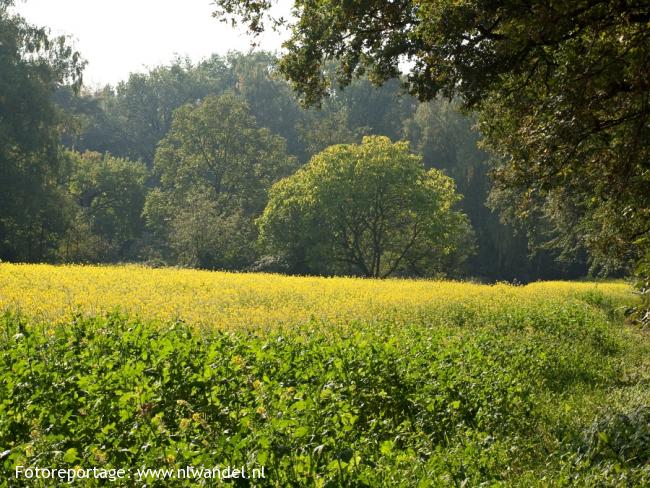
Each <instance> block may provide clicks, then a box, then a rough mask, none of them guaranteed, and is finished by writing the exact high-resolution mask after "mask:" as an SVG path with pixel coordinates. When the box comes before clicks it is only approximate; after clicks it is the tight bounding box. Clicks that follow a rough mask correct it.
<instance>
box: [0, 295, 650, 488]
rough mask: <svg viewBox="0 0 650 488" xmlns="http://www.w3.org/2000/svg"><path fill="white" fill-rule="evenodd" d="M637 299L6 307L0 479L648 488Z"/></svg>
mask: <svg viewBox="0 0 650 488" xmlns="http://www.w3.org/2000/svg"><path fill="white" fill-rule="evenodd" d="M626 305H629V304H624V303H620V298H613V297H612V296H608V295H607V294H606V293H601V292H589V293H582V294H576V296H575V297H574V298H571V299H568V300H562V301H560V300H544V301H542V300H540V303H539V306H538V307H534V306H533V307H531V306H530V305H526V306H524V305H522V304H518V303H512V302H510V303H508V302H506V301H504V305H503V308H502V309H499V310H497V311H494V310H491V311H490V312H485V311H482V310H478V309H472V308H470V307H463V306H459V305H458V304H452V305H450V306H449V307H448V309H447V310H445V311H444V312H442V313H438V314H436V315H435V316H434V315H428V314H426V313H423V314H422V316H421V317H420V319H419V320H415V321H411V322H410V323H407V324H404V323H397V322H390V321H376V322H374V321H365V322H363V321H358V322H354V323H346V324H337V323H319V322H317V321H315V320H314V321H312V322H310V323H308V324H305V325H304V326H302V327H300V328H295V329H291V330H280V329H278V330H276V331H274V332H269V331H268V330H267V331H266V332H254V331H240V332H219V331H215V330H206V329H198V328H196V327H191V326H190V325H187V324H184V323H183V322H182V321H175V322H167V323H160V322H144V321H141V320H138V319H135V318H133V317H128V316H125V315H120V314H118V313H113V314H108V315H105V316H103V317H96V318H92V317H91V318H82V317H81V316H80V317H78V318H77V319H73V320H69V321H66V322H63V323H59V324H52V323H38V322H34V321H28V320H27V319H24V318H21V316H19V315H16V314H13V313H10V312H7V313H5V314H4V316H2V318H1V319H0V337H1V340H0V347H1V349H2V351H1V354H0V357H1V358H2V359H1V361H2V364H1V366H2V370H1V371H2V373H0V374H1V379H0V452H1V451H4V453H3V459H2V460H1V462H2V478H1V479H2V480H3V481H2V483H3V485H4V486H7V483H9V486H52V484H53V482H52V480H40V481H36V480H34V479H31V480H26V479H24V478H23V479H16V477H15V467H16V466H33V467H34V466H40V467H57V468H73V467H83V468H89V467H99V468H104V469H111V468H114V469H118V468H122V469H129V468H132V469H133V471H131V476H132V478H131V479H122V480H116V481H114V482H111V483H110V485H111V486H136V485H138V486H141V485H142V482H139V483H136V481H135V478H134V477H135V476H136V474H135V469H136V468H140V467H142V466H145V467H148V468H171V469H174V470H176V469H177V468H184V467H186V466H193V467H196V468H199V467H200V466H205V467H209V468H211V467H213V466H217V465H220V466H227V465H230V466H238V467H239V466H242V465H243V466H246V469H248V470H249V471H248V472H249V473H250V470H252V469H253V468H260V467H261V466H264V467H265V473H266V477H265V478H264V479H259V480H256V481H254V480H251V479H247V480H243V479H239V480H231V481H233V482H235V484H236V485H237V486H254V485H257V486H405V487H407V486H408V487H412V486H479V485H481V484H485V485H489V486H495V485H500V486H527V487H529V486H647V484H648V483H650V429H649V425H650V424H649V422H650V407H648V405H649V404H650V390H649V389H648V380H649V379H650V337H649V336H648V335H647V333H646V332H643V331H641V330H639V329H638V328H633V327H630V326H628V325H625V324H624V323H623V318H622V313H621V308H622V307H623V306H626ZM39 483H40V484H39ZM93 483H96V484H97V485H100V484H102V482H101V480H100V481H97V482H95V481H87V480H84V481H83V483H82V484H84V485H86V484H87V485H88V486H92V485H93ZM201 483H203V484H204V485H205V486H214V483H215V481H214V480H212V479H203V480H198V479H195V480H192V481H191V482H190V481H188V480H179V479H176V480H169V479H167V480H164V481H163V480H155V479H153V478H150V479H149V480H147V486H186V485H189V484H192V485H194V486H196V485H201Z"/></svg>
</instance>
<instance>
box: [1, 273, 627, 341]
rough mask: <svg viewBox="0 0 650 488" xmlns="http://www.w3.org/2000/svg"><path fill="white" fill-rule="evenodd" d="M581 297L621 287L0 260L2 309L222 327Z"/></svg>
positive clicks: (554, 302) (52, 316)
mask: <svg viewBox="0 0 650 488" xmlns="http://www.w3.org/2000/svg"><path fill="white" fill-rule="evenodd" d="M575 298H580V299H584V298H587V299H589V300H590V301H594V300H595V301H602V300H606V301H607V303H608V304H618V305H621V306H622V305H624V304H626V303H629V302H630V301H631V300H632V299H633V295H632V294H631V290H630V288H629V287H628V286H627V285H626V284H624V283H595V282H594V283H589V282H539V283H533V284H529V285H526V286H512V285H507V284H497V285H480V284H472V283H462V282H452V281H429V280H400V279H394V280H383V281H379V280H368V279H357V278H321V277H289V276H281V275H274V274H252V273H251V274H247V273H226V272H211V271H199V270H189V269H174V268H162V269H151V268H146V267H142V266H135V265H126V266H79V265H74V266H51V265H44V264H37V265H25V264H8V263H0V310H2V311H4V310H12V311H16V310H17V311H19V312H20V313H21V314H22V315H24V316H26V317H29V318H31V319H36V320H47V321H55V322H56V321H63V320H65V319H67V318H69V317H70V316H72V315H73V314H78V313H82V314H83V315H101V314H103V313H106V312H110V311H114V310H120V311H123V312H126V313H128V314H129V315H132V316H136V317H139V318H142V319H146V320H150V319H151V320H160V321H166V320H175V319H180V320H183V321H185V322H187V323H190V324H196V325H209V326H213V327H217V328H220V329H232V328H242V327H245V328H248V327H253V328H266V327H282V326H290V327H293V326H299V325H301V324H304V323H306V322H309V321H314V320H316V321H323V322H329V323H343V322H349V321H353V320H361V321H369V320H372V321H375V320H392V321H397V322H407V321H413V320H418V319H424V318H425V317H431V316H432V315H435V314H437V315H438V316H441V317H444V316H445V314H447V313H449V312H450V311H452V312H453V313H456V314H457V313H459V312H460V313H462V312H463V311H469V312H471V313H472V314H475V315H476V314H480V315H483V314H490V313H491V312H494V311H497V310H500V311H503V310H504V308H505V309H507V308H508V307H512V308H513V310H514V309H520V308H521V307H524V308H527V307H530V306H534V307H541V308H545V307H547V306H549V307H556V306H561V305H562V304H565V303H567V301H571V300H573V299H575Z"/></svg>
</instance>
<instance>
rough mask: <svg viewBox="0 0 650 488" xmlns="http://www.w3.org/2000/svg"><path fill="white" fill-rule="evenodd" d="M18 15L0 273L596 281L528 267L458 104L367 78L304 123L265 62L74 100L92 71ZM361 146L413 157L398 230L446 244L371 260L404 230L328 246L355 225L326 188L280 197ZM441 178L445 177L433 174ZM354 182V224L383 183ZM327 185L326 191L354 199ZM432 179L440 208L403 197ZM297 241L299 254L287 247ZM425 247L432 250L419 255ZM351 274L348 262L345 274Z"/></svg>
mask: <svg viewBox="0 0 650 488" xmlns="http://www.w3.org/2000/svg"><path fill="white" fill-rule="evenodd" d="M8 4H9V2H7V1H6V0H3V3H0V5H2V7H0V21H1V22H2V30H1V31H0V35H1V36H2V39H1V41H2V44H0V94H1V95H2V96H0V108H1V109H2V112H1V115H2V116H1V117H0V137H1V138H2V141H1V142H2V144H1V145H0V157H1V158H2V160H1V162H0V163H1V166H0V172H1V173H0V259H3V260H10V261H49V262H121V261H139V262H148V263H151V264H164V265H177V264H178V265H183V266H195V267H201V268H207V269H232V270H272V271H284V272H295V273H324V274H331V273H345V274H362V275H369V276H384V275H386V274H387V272H388V271H390V272H391V273H392V274H402V275H427V274H428V275H430V274H432V273H433V274H444V275H447V276H455V277H463V276H465V277H467V276H472V277H476V278H479V279H483V280H513V279H516V280H519V281H530V280H534V279H548V278H560V277H565V278H572V277H577V276H581V275H584V274H585V273H586V272H587V266H586V258H587V256H586V255H585V254H584V253H578V254H574V255H571V256H564V260H563V261H562V260H560V261H558V260H557V257H558V256H557V254H556V253H554V252H552V251H550V250H537V251H535V253H534V254H531V247H530V246H529V241H528V237H527V236H526V235H525V234H523V233H517V232H515V228H514V227H513V226H512V225H508V224H504V223H502V222H501V221H500V220H499V217H498V215H497V214H495V213H494V212H493V210H492V209H491V208H490V207H489V206H488V204H487V203H486V200H487V197H488V193H489V191H490V187H491V182H490V178H489V176H488V173H489V171H490V163H489V158H488V155H487V154H486V153H485V152H484V151H482V150H481V149H479V148H478V147H477V142H478V140H479V139H480V134H479V133H478V132H477V131H476V129H475V128H474V126H475V120H474V117H473V115H471V114H467V113H465V114H463V113H461V112H460V111H459V110H458V109H459V103H457V102H456V101H442V100H439V99H435V100H432V101H429V102H423V103H421V102H419V101H418V100H417V99H416V98H414V97H413V96H411V95H407V94H404V93H403V91H402V89H401V83H400V80H392V81H389V82H387V83H385V84H384V85H383V86H381V87H375V86H374V85H373V84H372V83H371V82H370V81H369V80H368V79H367V78H363V77H362V78H360V79H358V80H355V81H353V82H352V83H351V84H350V86H348V87H347V88H346V89H345V90H342V89H339V88H336V84H332V85H331V88H330V92H329V95H330V96H329V97H328V98H327V99H325V100H324V101H323V103H322V106H321V107H320V109H315V108H311V109H306V108H303V107H302V106H301V104H300V103H299V101H298V99H297V98H296V96H295V95H294V94H293V93H292V91H291V86H290V85H289V83H288V82H286V81H285V80H284V79H283V78H282V77H281V76H280V75H279V74H278V72H277V66H278V65H277V61H278V60H277V59H276V58H275V57H274V56H273V55H271V54H269V53H265V52H256V53H252V54H242V53H231V54H229V55H227V56H216V55H215V56H213V57H211V58H209V59H206V60H204V61H202V62H199V63H192V62H190V61H188V60H185V59H176V60H174V61H172V62H171V63H170V64H169V65H166V66H159V67H156V68H154V69H152V70H150V71H149V72H147V73H144V74H132V75H131V76H130V77H129V79H128V80H126V81H124V82H121V83H119V84H118V85H117V86H116V87H112V86H106V87H104V88H102V89H100V90H96V91H89V90H87V89H84V88H83V87H82V86H81V84H80V79H81V73H82V69H83V62H82V61H81V59H80V58H79V56H78V54H77V53H75V52H74V51H73V50H72V49H71V48H70V47H69V46H68V44H67V43H66V41H65V39H60V40H52V39H49V38H48V36H47V33H46V32H44V31H42V30H38V29H35V28H33V27H30V26H28V25H26V24H25V23H24V21H23V20H22V19H20V18H18V17H16V16H12V15H10V14H9V13H8V11H7V7H8ZM38 53H40V54H41V57H40V58H39V56H38ZM336 69H338V68H337V65H335V64H332V65H328V66H326V67H325V70H324V71H325V72H335V71H336ZM34 73H37V76H35V75H34ZM367 136H384V137H386V138H388V139H387V140H384V139H381V138H379V139H364V137H367ZM363 141H365V142H364V144H369V143H370V142H371V141H374V142H373V144H375V145H379V146H381V145H382V144H383V145H384V149H385V150H386V151H388V153H390V151H397V149H395V148H396V147H398V146H395V145H393V144H392V143H390V141H393V142H397V141H407V142H405V143H404V144H402V145H399V148H400V149H399V151H397V152H395V153H393V156H394V157H391V158H388V159H386V161H385V162H384V163H382V165H381V168H383V169H382V170H385V171H386V172H385V173H381V178H382V179H385V180H386V181H389V180H390V178H393V177H394V175H393V176H391V172H390V171H391V165H394V164H397V162H398V161H400V160H402V161H404V165H405V166H404V167H405V168H406V167H411V168H412V170H409V171H412V175H411V176H400V177H399V178H402V179H399V178H397V177H395V178H397V179H395V182H396V183H395V185H396V186H395V187H394V190H395V191H398V193H399V195H401V196H403V197H404V199H405V200H404V202H402V203H403V204H404V205H405V207H404V208H407V207H408V208H411V207H409V205H411V206H413V205H415V206H414V207H412V212H414V213H413V214H412V215H411V214H408V212H407V213H403V212H402V213H399V212H397V211H396V213H395V215H396V216H401V217H399V218H398V217H396V218H398V220H399V219H400V218H401V219H402V220H401V221H400V222H402V224H403V227H402V229H403V230H404V229H410V227H409V225H412V224H413V222H414V221H408V219H407V220H404V219H405V218H406V217H405V216H406V215H407V214H408V215H411V217H412V216H413V215H416V214H417V213H418V212H422V215H425V214H426V215H428V216H429V217H432V216H434V215H438V217H439V218H437V219H436V220H435V222H433V221H431V225H430V226H429V228H430V229H433V228H434V227H435V226H434V225H433V224H434V223H435V224H436V225H438V226H439V227H438V230H437V233H435V234H434V233H431V234H429V235H428V237H426V239H425V238H424V237H422V239H424V240H422V241H420V240H419V239H420V236H423V235H424V234H418V242H417V245H415V244H414V245H413V246H412V247H409V248H408V249H407V250H406V251H405V252H403V253H402V251H404V249H403V248H402V250H401V251H399V250H397V247H399V244H395V246H397V247H395V248H394V249H393V250H392V251H390V252H388V251H386V252H388V254H382V253H379V252H378V251H377V250H376V249H375V250H374V251H373V249H371V247H372V246H371V247H368V246H367V244H366V239H368V238H369V239H371V240H372V238H371V237H368V236H371V235H374V237H375V239H377V238H379V236H392V237H390V238H389V237H382V239H384V241H383V242H389V241H390V242H402V245H403V244H404V239H405V238H406V237H405V236H406V235H407V233H404V232H406V231H404V232H402V231H400V232H402V233H400V232H397V231H394V232H393V233H392V234H391V233H390V232H388V231H386V233H385V234H382V233H380V232H378V231H377V230H376V229H375V231H373V232H374V234H373V233H372V232H371V233H368V232H370V231H367V232H366V231H364V233H359V235H358V239H357V242H356V243H355V244H354V246H356V250H355V251H354V252H356V256H353V254H354V253H353V252H352V250H351V249H352V248H349V249H347V250H346V249H344V248H341V247H337V246H336V245H335V243H334V242H333V241H328V238H331V239H335V238H336V237H337V236H338V238H341V234H340V232H339V231H337V229H336V228H334V227H327V226H328V225H333V224H334V223H340V219H339V217H337V216H336V215H337V212H343V214H341V215H345V216H348V217H351V216H352V214H351V213H350V212H349V211H348V210H346V209H345V208H338V207H336V206H335V207H332V206H331V205H329V204H328V201H327V199H328V198H330V199H334V200H336V199H341V198H343V195H341V194H338V193H335V192H334V193H330V194H327V193H326V190H325V189H324V188H321V187H318V189H319V191H321V190H322V191H321V192H320V193H318V194H316V193H314V194H313V195H312V197H313V198H312V199H311V201H310V203H309V205H307V204H306V203H305V202H306V200H305V201H303V202H302V203H300V204H299V202H296V201H295V200H291V199H290V198H287V199H286V200H285V199H284V196H283V192H287V191H289V190H290V189H291V188H298V187H299V186H300V184H301V183H300V181H301V179H305V178H314V177H316V176H314V175H316V174H317V173H318V171H316V169H314V168H315V167H316V166H318V161H321V162H323V164H325V161H327V160H328V158H329V159H331V158H332V157H334V155H337V156H336V157H339V156H340V155H342V154H347V155H348V156H349V157H350V158H352V160H353V159H354V157H356V156H354V154H356V153H355V151H359V150H361V149H359V148H363V147H364V145H361V143H362V142H363ZM382 141H383V142H382ZM341 145H342V146H341ZM332 146H334V147H332ZM409 155H410V156H409ZM415 155H417V157H416V156H415ZM315 157H316V158H315ZM412 157H416V159H417V158H419V159H417V161H419V162H416V163H412V161H413V160H412V159H411V158H412ZM350 158H348V159H347V160H345V161H349V160H350ZM400 158H401V159H400ZM344 159H345V158H344ZM345 161H344V162H340V163H339V166H338V167H339V168H340V167H341V165H342V164H344V163H345ZM407 161H411V162H409V163H407ZM345 164H347V163H345ZM412 164H415V166H413V165H412ZM409 165H411V166H409ZM418 165H420V166H421V169H417V168H418V167H419V166H418ZM300 168H302V169H300ZM432 169H435V170H440V171H438V172H433V173H432V172H429V173H427V171H429V170H432ZM362 170H364V171H366V170H367V171H368V172H367V173H364V172H363V171H362ZM296 171H298V173H296ZM319 171H321V170H319ZM358 171H360V173H359V174H360V175H361V176H359V178H360V179H359V180H356V183H355V184H357V185H360V186H357V187H355V188H354V193H353V194H349V195H348V196H349V197H350V199H349V200H348V201H347V202H348V204H349V205H350V206H351V207H350V209H352V208H356V209H359V208H366V209H369V208H374V207H372V202H371V199H370V197H371V195H370V193H368V192H369V191H370V189H377V188H376V187H370V186H368V185H370V183H372V181H373V180H372V178H376V177H377V174H373V171H375V169H373V167H372V166H368V167H367V168H363V167H362V166H359V168H358ZM406 173H408V171H406ZM319 174H320V177H322V178H325V179H326V180H327V178H330V180H328V181H330V182H331V185H333V186H332V187H331V188H332V189H333V188H337V185H338V186H341V185H343V184H344V183H349V181H348V180H345V179H343V180H341V181H340V182H339V183H337V181H338V180H336V178H335V177H334V176H333V175H332V173H328V172H327V171H325V170H322V171H321V173H319ZM425 174H430V175H431V176H430V177H429V178H432V179H431V181H432V182H434V181H435V182H437V183H431V184H432V185H434V186H435V188H437V190H436V191H437V192H438V193H436V195H438V197H439V198H442V200H436V201H433V200H427V198H425V196H424V195H425V193H422V195H420V196H418V195H417V194H415V193H413V194H411V193H409V190H408V185H406V183H404V182H408V181H411V183H410V184H411V187H412V185H415V184H416V183H415V182H416V181H424V180H421V179H422V178H424V176H422V175H425ZM291 175H294V176H291ZM418 175H419V176H418ZM445 175H446V176H445ZM285 177H290V178H289V179H288V180H283V182H282V183H281V184H280V183H278V184H277V185H280V186H277V185H276V186H274V184H276V183H277V182H278V181H279V180H282V179H283V178H285ZM331 178H334V179H333V180H332V179H331ZM408 178H411V180H409V179H408ZM445 178H447V179H445ZM398 180H399V181H398ZM305 181H306V180H305ZM310 181H311V180H310ZM364 183H366V185H365V186H364ZM418 184H419V183H418ZM400 185H406V186H400ZM436 185H437V186H436ZM313 188H315V186H313V185H312V187H311V190H313ZM311 190H310V191H311ZM364 191H365V192H366V193H364ZM377 191H379V190H377ZM382 191H383V190H382ZM387 195H389V194H388V193H387ZM409 195H410V196H409ZM431 195H432V194H431ZM442 195H446V196H444V198H443V196H442ZM303 196H304V197H306V196H307V195H306V194H305V195H303ZM461 196H462V198H461ZM346 198H347V197H346ZM387 198H388V196H387ZM409 198H412V201H411V203H408V202H407V201H406V200H408V199H409ZM318 199H321V200H320V203H318V202H319V200H318ZM364 199H366V200H364ZM303 200H304V199H303ZM334 200H330V203H331V201H334ZM291 202H294V203H295V204H296V205H297V206H296V207H291V205H292V203H291ZM414 202H415V203H414ZM436 202H437V203H436ZM441 202H447V203H448V204H449V205H450V207H449V209H448V210H449V212H450V213H447V214H445V215H444V216H443V215H442V214H436V212H437V211H438V210H436V209H437V208H438V207H437V206H436V205H439V204H440V205H442V203H441ZM447 203H445V205H447ZM268 205H270V206H271V207H273V206H274V205H275V207H273V208H276V209H279V207H280V206H282V205H284V206H285V207H286V208H284V209H283V210H282V212H285V211H286V212H295V211H296V209H302V210H301V211H304V213H301V215H303V216H304V215H309V213H310V212H311V213H312V215H313V213H314V212H317V213H318V215H319V218H322V219H324V220H321V221H318V222H316V223H315V222H314V221H311V222H310V221H308V220H305V219H303V220H300V219H298V218H297V217H296V219H293V220H292V221H291V222H290V223H291V224H295V226H297V227H294V228H293V229H292V228H290V225H289V222H286V223H285V224H286V225H283V224H282V218H284V217H283V215H284V216H285V217H286V215H287V214H286V212H285V214H282V212H280V213H276V214H274V213H273V212H272V211H271V210H269V207H268ZM305 205H307V206H305ZM319 205H320V206H319ZM443 206H444V205H443ZM265 208H266V209H267V211H265ZM454 212H455V213H454ZM330 216H331V219H330V220H328V219H329V218H330ZM411 217H409V218H411ZM364 218H365V217H364ZM445 219H447V220H445ZM454 219H455V220H454ZM409 222H410V223H409ZM445 222H446V223H445ZM319 223H320V225H319ZM278 226H280V227H279V230H278ZM445 226H447V227H445ZM451 229H455V231H453V232H452V231H451ZM470 229H472V230H470ZM290 232H295V233H297V234H296V235H299V236H300V239H295V240H293V241H290V242H289V241H287V240H286V234H287V233H290ZM337 232H339V233H338V234H337ZM382 232H383V231H382ZM386 239H388V240H386ZM391 239H392V240H391ZM368 242H370V241H368ZM407 244H408V242H407ZM354 246H352V247H354ZM421 246H425V247H427V248H428V249H438V251H436V253H435V254H431V255H426V253H424V254H423V253H422V248H421ZM402 247H404V246H402ZM416 251H417V252H416ZM461 251H462V252H461ZM346 253H347V254H346ZM402 254H404V256H403V257H401V258H400V256H401V255H402ZM425 255H426V256H425ZM346 256H347V257H346ZM381 256H383V257H381ZM433 256H436V258H435V259H434V258H433ZM398 258H399V259H398ZM346 259H347V260H348V261H353V263H352V264H350V263H348V265H345V264H342V263H344V262H345V260H346ZM391 259H392V260H394V261H397V262H392V265H391ZM434 261H435V262H434ZM328 263H331V264H328ZM388 274H390V273H388Z"/></svg>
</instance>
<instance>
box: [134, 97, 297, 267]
mask: <svg viewBox="0 0 650 488" xmlns="http://www.w3.org/2000/svg"><path fill="white" fill-rule="evenodd" d="M294 167H295V160H294V159H293V158H291V157H290V156H288V155H287V153H286V143H285V141H284V140H283V139H282V138H281V137H279V136H277V135H274V134H271V133H270V131H269V130H268V129H265V128H260V127H258V126H257V123H256V120H255V118H254V117H253V116H252V115H250V113H249V109H248V106H247V104H246V103H245V102H243V101H242V100H240V99H238V98H236V97H235V96H233V95H228V94H227V95H222V96H220V97H215V96H209V97H206V98H205V99H204V100H203V101H201V102H200V103H198V104H196V105H194V104H187V105H184V106H182V107H180V108H179V109H177V110H176V111H175V112H174V117H173V121H172V123H171V128H170V131H169V132H168V134H167V135H166V136H165V137H164V138H163V139H162V140H161V141H160V143H159V145H158V149H157V151H156V157H155V160H154V171H155V174H156V176H157V177H158V178H159V180H160V188H159V189H157V190H155V191H153V192H151V193H150V194H149V197H148V199H147V202H146V205H145V215H146V217H147V220H148V223H149V227H150V228H151V229H152V230H154V231H155V232H157V233H158V234H159V235H161V236H163V237H165V238H166V239H169V240H170V243H171V245H172V248H175V251H176V253H177V255H178V256H181V257H182V261H183V262H184V264H191V265H195V266H200V267H204V268H214V267H220V268H227V267H231V266H233V265H235V266H243V265H246V264H251V262H252V261H253V259H254V255H255V252H254V249H253V246H254V242H255V240H256V238H255V232H254V226H253V224H252V219H253V218H254V217H256V216H257V215H259V213H260V212H261V211H262V209H263V208H264V205H265V203H266V194H267V191H268V189H269V188H270V187H271V185H272V184H273V183H274V182H275V181H276V180H278V179H279V178H281V177H283V176H286V175H288V174H290V173H291V171H292V170H293V168H294ZM226 256H230V258H233V257H237V256H238V259H234V260H233V259H227V258H226Z"/></svg>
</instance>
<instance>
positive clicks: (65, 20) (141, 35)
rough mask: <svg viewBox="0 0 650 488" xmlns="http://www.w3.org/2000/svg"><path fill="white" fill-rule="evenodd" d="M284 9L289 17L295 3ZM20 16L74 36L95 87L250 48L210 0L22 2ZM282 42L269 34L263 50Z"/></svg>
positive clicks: (241, 32) (86, 79)
mask: <svg viewBox="0 0 650 488" xmlns="http://www.w3.org/2000/svg"><path fill="white" fill-rule="evenodd" d="M280 3H281V4H285V3H286V5H281V7H280V8H281V9H284V8H285V7H286V11H288V9H289V6H290V4H291V3H292V2H290V1H288V0H287V1H286V2H285V1H282V2H280ZM15 10H16V11H17V12H18V13H19V14H21V15H22V16H23V17H25V18H26V19H27V20H28V21H30V23H32V24H35V25H38V26H47V27H50V28H51V29H52V33H53V34H57V35H58V34H69V35H70V36H72V38H73V39H74V40H75V45H76V48H77V50H78V51H80V52H81V53H82V55H83V56H84V58H85V59H86V60H87V61H88V65H87V67H86V70H85V73H84V82H85V83H86V84H87V85H90V86H96V85H103V84H106V83H111V84H116V83H117V82H118V81H120V80H124V79H126V78H127V77H128V75H129V73H131V72H142V71H145V70H146V68H147V67H153V66H156V65H159V64H166V63H168V62H169V61H170V60H171V59H172V58H173V57H174V56H175V55H176V54H178V55H181V56H185V55H188V56H189V57H190V58H191V59H193V60H194V61H198V60H200V59H203V58H205V57H208V56H210V55H211V54H212V53H220V54H225V53H227V52H228V51H230V50H242V51H248V50H249V48H250V37H248V36H247V35H246V34H245V32H244V30H243V29H238V30H233V29H232V28H231V27H230V26H229V25H227V24H224V23H221V22H219V21H218V20H217V19H215V18H213V17H212V16H211V13H212V11H213V10H214V7H213V6H211V0H17V1H16V9H15ZM281 41H282V39H281V38H280V36H279V35H277V34H273V33H269V34H265V35H264V36H263V37H262V38H261V47H262V48H264V49H267V50H271V51H274V50H279V49H280V44H281Z"/></svg>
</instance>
